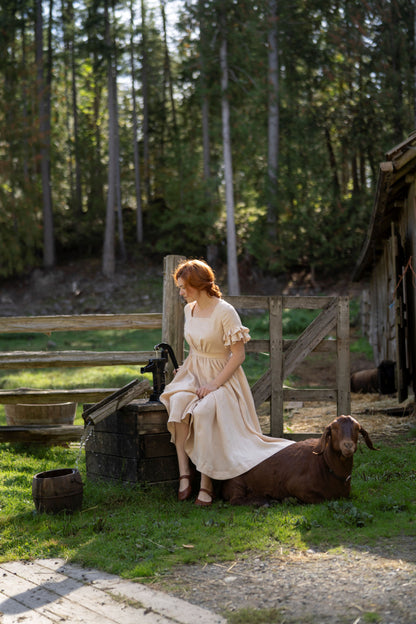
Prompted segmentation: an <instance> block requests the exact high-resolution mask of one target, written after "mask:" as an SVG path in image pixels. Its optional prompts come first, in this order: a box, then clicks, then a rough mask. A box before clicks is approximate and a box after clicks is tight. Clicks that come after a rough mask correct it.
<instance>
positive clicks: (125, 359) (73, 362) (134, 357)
mask: <svg viewBox="0 0 416 624" xmlns="http://www.w3.org/2000/svg"><path fill="white" fill-rule="evenodd" d="M153 357H155V352H154V351H10V352H4V353H0V369H1V368H51V367H57V366H60V367H73V366H113V365H118V364H124V365H132V366H138V365H139V364H144V363H145V362H147V361H148V360H149V359H150V358H153Z"/></svg>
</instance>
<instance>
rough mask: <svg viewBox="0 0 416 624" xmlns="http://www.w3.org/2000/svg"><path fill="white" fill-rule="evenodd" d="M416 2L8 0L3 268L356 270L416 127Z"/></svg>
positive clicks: (233, 273)
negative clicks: (399, 148) (383, 170)
mask: <svg viewBox="0 0 416 624" xmlns="http://www.w3.org/2000/svg"><path fill="white" fill-rule="evenodd" d="M415 22H416V0H258V1H253V0H140V1H139V0H58V1H57V0H30V1H28V0H3V1H2V3H1V7H0V29H1V38H0V46H1V50H0V137H1V138H0V150H1V156H0V278H3V279H4V278H18V277H19V276H20V275H22V274H25V273H27V272H28V271H30V270H32V269H33V268H34V267H43V268H44V269H46V270H47V269H49V268H52V267H54V266H55V265H56V264H58V263H59V262H62V261H64V260H65V259H68V258H71V257H74V256H77V257H88V256H95V257H99V258H101V266H102V272H103V274H104V275H105V276H108V277H111V276H114V274H115V272H116V263H117V262H123V261H124V260H126V259H127V258H129V257H132V256H134V257H135V258H137V259H139V260H140V258H141V257H147V258H153V259H155V261H156V260H159V259H160V258H161V257H162V256H163V255H166V254H167V253H180V254H184V255H187V256H197V257H201V256H203V257H205V258H207V259H208V261H210V262H212V263H213V264H214V265H215V264H216V263H223V264H224V265H227V270H228V291H229V294H238V292H239V278H238V274H239V270H240V271H241V267H244V266H251V265H254V266H256V267H258V269H259V270H260V271H262V272H263V273H265V274H271V275H277V274H280V273H282V272H287V271H292V270H294V269H296V268H298V267H302V268H305V269H306V270H308V271H310V272H311V273H312V274H317V275H323V276H325V275H326V274H333V273H334V272H338V271H339V272H341V271H349V270H351V269H352V268H353V267H354V264H355V262H356V258H357V255H358V253H359V250H360V248H361V246H362V244H363V242H364V240H365V236H366V231H367V228H368V224H369V219H370V215H371V210H372V204H373V200H374V194H375V189H376V185H377V177H378V167H379V163H380V162H381V161H382V160H383V157H384V153H385V152H386V151H387V150H389V149H391V148H392V147H393V146H394V145H396V144H397V143H400V142H401V141H402V140H404V139H405V138H406V137H407V136H408V134H409V133H410V132H411V131H412V130H413V129H414V128H415V126H416V122H415V116H416V87H415V82H416V44H415V35H416V33H415V31H416V26H415Z"/></svg>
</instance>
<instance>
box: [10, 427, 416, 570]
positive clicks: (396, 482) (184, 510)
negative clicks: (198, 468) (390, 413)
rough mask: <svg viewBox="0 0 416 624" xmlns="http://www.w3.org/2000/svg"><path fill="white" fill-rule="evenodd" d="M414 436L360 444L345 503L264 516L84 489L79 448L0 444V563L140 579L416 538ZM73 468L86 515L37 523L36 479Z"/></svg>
mask: <svg viewBox="0 0 416 624" xmlns="http://www.w3.org/2000/svg"><path fill="white" fill-rule="evenodd" d="M415 433H416V432H415V431H413V432H412V433H411V434H410V435H409V436H407V437H405V438H402V439H400V440H397V441H396V443H395V445H394V446H387V445H382V446H381V448H380V450H378V451H377V452H373V451H370V450H369V449H367V447H365V445H364V444H361V446H360V447H359V450H358V452H357V454H356V457H355V467H354V473H353V481H352V498H351V499H350V500H349V501H336V502H328V503H323V504H319V505H299V504H297V503H295V502H294V501H291V502H286V503H284V504H275V505H272V506H271V507H268V508H263V507H262V508H251V507H241V508H240V507H232V506H230V505H228V504H224V503H222V502H221V501H216V502H215V503H214V505H213V507H212V508H210V509H198V508H195V507H194V505H193V504H192V502H185V503H178V502H177V501H176V491H175V490H174V489H173V488H172V487H170V486H169V487H168V486H166V487H162V486H148V485H146V484H142V485H137V486H134V485H122V484H114V485H113V484H107V483H99V484H98V483H93V482H89V481H88V480H87V479H86V477H85V457H84V452H83V451H82V452H81V454H79V450H78V449H76V448H61V447H55V448H45V447H35V446H32V447H24V446H12V445H9V444H0V475H1V476H0V509H1V516H0V534H1V541H0V545H1V546H0V560H1V561H5V560H10V559H22V558H23V559H29V558H34V557H65V558H68V559H70V560H72V561H76V562H79V563H81V564H85V565H90V566H96V567H99V568H101V569H103V570H107V571H109V572H113V573H117V574H121V575H122V576H124V577H127V578H141V579H142V578H146V577H155V576H157V575H160V574H163V571H164V570H166V569H168V568H170V567H172V566H174V565H176V564H179V563H195V562H199V563H201V562H206V561H215V560H232V559H235V557H236V556H238V555H244V553H245V552H248V551H263V552H274V551H276V549H280V548H281V547H283V548H284V549H285V548H289V547H294V548H300V549H307V548H310V547H317V546H318V547H321V548H326V549H339V548H342V547H343V546H344V545H348V546H353V545H361V546H362V545H371V544H374V543H376V542H377V540H379V539H380V538H383V537H394V536H398V535H400V536H403V535H407V536H416V488H415V481H416V452H415V451H416V449H415V438H414V434H415ZM75 466H77V467H78V468H79V470H80V472H81V475H82V476H83V480H84V484H85V485H84V501H83V508H82V510H81V511H79V512H75V513H74V514H72V515H67V514H57V515H47V514H39V513H37V512H36V511H35V507H34V504H33V501H32V498H31V484H32V479H33V476H34V474H36V473H37V472H40V471H44V470H51V469H57V468H68V467H75Z"/></svg>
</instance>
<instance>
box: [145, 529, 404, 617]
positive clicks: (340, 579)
mask: <svg viewBox="0 0 416 624" xmlns="http://www.w3.org/2000/svg"><path fill="white" fill-rule="evenodd" d="M156 586H157V588H159V589H163V590H164V591H168V592H169V593H171V594H172V595H174V596H176V597H180V598H184V599H186V600H188V601H189V602H191V603H194V604H197V605H199V606H202V607H205V608H207V609H209V610H211V611H213V612H217V613H221V614H224V613H225V612H228V613H232V612H236V611H239V610H241V609H256V610H261V609H264V610H269V611H268V614H269V615H268V617H269V619H267V620H266V619H265V620H261V621H262V622H266V621H267V622H268V624H281V623H283V622H285V623H312V622H313V623H314V624H316V623H318V622H319V623H320V624H326V623H331V624H334V623H340V624H341V623H342V624H343V623H345V624H347V623H351V624H358V623H359V622H361V623H365V622H376V623H378V624H414V623H415V622H416V543H415V540H414V539H412V538H404V539H400V540H397V539H395V540H387V541H384V542H383V543H380V544H379V545H378V546H377V547H375V548H368V549H362V550H357V549H349V548H342V550H341V549H340V550H338V551H336V552H318V551H314V550H308V551H307V552H296V551H288V552H287V551H286V552H285V551H283V550H282V551H281V552H277V553H275V554H274V555H272V556H270V555H268V556H264V555H250V556H249V557H247V558H245V559H241V560H237V561H234V562H230V563H225V564H209V565H204V566H198V565H195V566H182V567H180V568H176V569H175V571H174V572H173V573H172V574H169V575H167V576H165V577H164V578H163V580H162V581H161V582H159V583H157V585H156ZM263 615H266V614H265V613H264V614H263ZM244 621H246V622H248V623H249V622H250V620H249V619H247V620H244ZM256 621H257V620H256Z"/></svg>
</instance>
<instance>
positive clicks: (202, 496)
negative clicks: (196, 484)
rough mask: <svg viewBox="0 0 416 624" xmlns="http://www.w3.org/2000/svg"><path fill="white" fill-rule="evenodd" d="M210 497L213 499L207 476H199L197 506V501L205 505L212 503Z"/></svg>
mask: <svg viewBox="0 0 416 624" xmlns="http://www.w3.org/2000/svg"><path fill="white" fill-rule="evenodd" d="M212 497H213V488H212V481H211V479H210V477H208V476H207V475H204V474H201V489H200V490H199V494H198V498H197V503H196V504H198V501H199V503H205V504H207V505H209V504H210V503H212Z"/></svg>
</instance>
